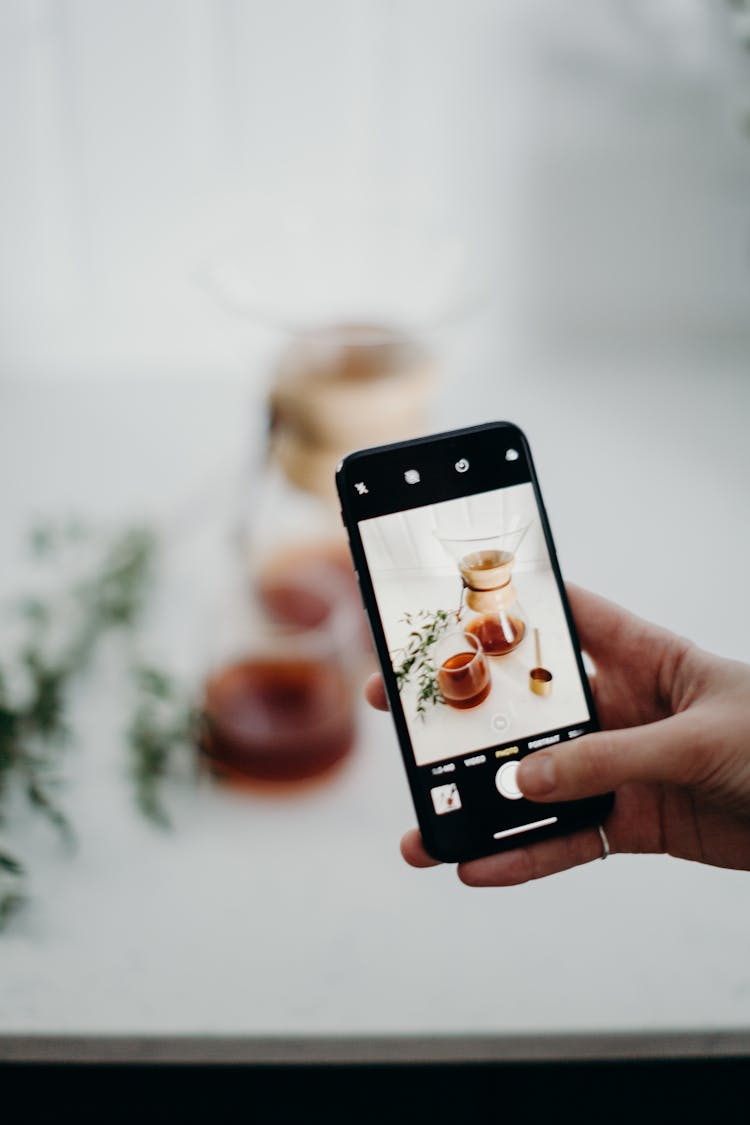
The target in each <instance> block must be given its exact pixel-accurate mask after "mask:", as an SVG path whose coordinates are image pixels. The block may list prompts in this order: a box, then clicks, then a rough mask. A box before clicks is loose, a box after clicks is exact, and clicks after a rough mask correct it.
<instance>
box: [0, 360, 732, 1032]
mask: <svg viewBox="0 0 750 1125" xmlns="http://www.w3.org/2000/svg"><path fill="white" fill-rule="evenodd" d="M460 394H461V388H460V387H458V386H457V385H455V384H449V385H448V386H447V388H446V389H445V391H444V394H443V400H442V404H441V407H440V410H439V414H440V417H439V418H438V421H439V422H443V423H445V422H449V424H451V423H455V424H459V423H464V422H468V421H479V420H482V418H490V417H507V418H511V419H513V420H515V421H517V422H519V423H520V424H521V425H522V426H523V427H524V428H525V429H526V431H527V433H528V435H529V437H530V440H531V443H532V448H533V449H534V451H535V454H536V460H537V467H538V470H539V474H540V478H541V482H542V487H543V489H544V491H545V495H546V499H547V504H548V510H549V513H550V518H551V522H552V527H553V531H554V533H555V536H556V540H557V546H558V551H559V555H560V559H561V564H562V567H563V571H564V573H566V574H567V576H568V577H569V578H571V579H573V580H575V581H578V582H580V583H581V584H585V585H589V586H590V587H592V588H594V589H596V590H598V591H599V592H601V593H603V594H606V595H608V596H610V597H612V598H614V599H616V600H619V601H621V602H623V603H625V604H627V605H629V606H631V607H632V608H633V609H635V610H636V611H639V612H641V613H643V614H644V615H646V616H650V617H652V618H654V619H656V620H659V621H661V622H663V623H664V624H666V625H668V626H670V627H672V628H674V629H676V630H679V631H680V632H682V633H684V634H687V635H689V636H691V637H693V638H694V639H695V640H696V641H698V642H700V643H702V644H704V645H705V646H707V647H710V648H713V649H715V650H718V651H721V652H723V653H725V654H727V655H732V656H735V657H738V658H744V659H748V658H749V657H750V642H748V625H747V612H748V610H747V607H748V597H747V588H748V587H747V557H748V548H749V547H750V533H749V531H748V528H749V527H750V522H749V521H748V494H747V482H748V480H749V479H750V443H748V441H747V437H746V427H747V423H748V420H750V382H749V381H748V380H747V378H746V377H745V372H744V370H741V369H740V368H739V366H738V365H728V367H727V369H726V370H724V371H723V372H722V373H718V374H714V375H711V376H707V375H703V374H701V373H700V372H697V373H695V374H692V375H691V374H689V373H688V374H685V373H684V372H680V373H677V372H675V373H672V374H670V373H667V374H665V373H663V372H655V371H653V370H651V371H641V372H639V373H635V374H634V373H633V372H626V373H625V374H623V377H622V378H621V379H618V378H615V377H613V374H612V373H611V372H610V373H609V374H608V375H607V376H606V377H605V376H604V375H602V374H600V373H594V372H592V371H589V372H582V373H579V374H570V373H569V374H566V375H563V374H562V373H559V372H557V373H555V372H550V373H548V374H544V373H538V372H537V373H536V375H535V377H534V378H533V379H531V378H528V377H526V378H521V377H520V375H519V376H515V377H514V376H511V375H502V376H498V377H497V379H496V381H495V382H494V383H492V384H485V386H484V389H483V392H482V398H481V401H480V404H479V411H478V412H477V403H476V402H475V403H474V410H475V412H474V413H473V414H472V413H469V408H467V406H466V405H462V403H463V400H462V399H460V398H459V396H460ZM251 401H252V396H251V395H249V394H248V391H247V389H246V388H243V386H241V385H240V384H239V383H235V382H221V381H213V382H210V381H206V382H194V383H188V384H177V383H176V382H169V381H163V382H159V381H153V382H151V383H144V382H140V383H138V382H135V383H125V382H124V381H123V382H109V383H102V384H96V385H95V384H88V385H86V384H74V383H59V382H58V383H55V384H43V383H37V384H26V385H22V384H20V383H13V382H5V383H0V496H1V498H2V501H1V503H2V507H1V509H0V510H1V511H2V520H1V521H0V576H1V577H2V579H3V588H4V589H10V588H12V586H13V584H14V583H15V582H16V580H17V578H18V574H19V551H18V543H19V538H20V535H21V533H22V531H23V530H24V529H25V528H26V527H27V526H28V523H29V519H30V516H31V514H32V513H49V512H55V511H61V510H72V511H76V512H82V513H84V514H88V515H89V516H93V517H96V518H99V517H101V518H106V519H109V520H115V521H117V520H120V519H125V518H128V517H130V516H132V515H134V514H139V513H143V512H151V513H153V514H156V515H159V514H160V513H165V512H171V511H174V510H176V507H178V506H179V504H180V502H181V501H182V500H184V499H185V498H189V497H190V495H191V493H192V492H193V491H199V490H200V489H205V487H206V482H210V481H211V480H212V479H214V478H216V479H217V480H221V479H222V473H224V474H226V473H228V474H229V476H230V477H231V468H232V464H233V461H234V459H235V458H237V457H239V456H240V453H241V450H242V448H243V444H244V443H245V442H246V441H247V435H248V433H249V432H251V431H252V430H253V424H252V422H251V421H250V411H251ZM173 565H174V567H175V569H174V581H173V585H172V599H173V608H172V611H171V616H170V613H166V616H165V618H164V620H165V622H167V624H165V626H164V629H163V635H162V636H161V637H160V643H162V644H163V645H164V646H165V648H166V650H170V646H171V649H172V650H173V655H174V657H175V660H176V661H177V662H178V663H179V652H180V649H181V646H182V645H183V644H184V642H185V637H186V636H187V635H188V634H186V633H185V632H184V629H186V628H188V630H189V629H193V634H192V635H193V636H195V637H198V636H200V630H201V629H205V627H206V623H205V620H204V621H201V622H200V623H199V624H196V623H194V622H191V621H190V615H189V614H188V615H187V620H188V624H187V625H186V623H185V621H184V620H183V621H182V622H181V624H180V617H181V611H184V608H185V607H186V606H187V607H188V608H190V606H191V589H192V588H193V587H191V583H192V582H194V581H195V580H196V579H197V578H198V576H200V578H201V580H202V589H203V590H205V587H206V571H205V568H204V569H201V567H202V564H201V562H200V558H199V552H198V553H197V554H196V557H195V559H191V558H185V559H182V560H181V561H180V562H178V563H174V560H173ZM175 605H176V606H177V612H175V609H174V606H175ZM183 615H184V614H183ZM181 630H183V631H181ZM204 635H205V634H204ZM122 709H123V700H122V696H121V692H120V691H119V690H118V684H117V680H116V677H113V676H111V675H110V676H108V675H107V673H106V671H104V672H102V673H100V674H98V678H97V680H96V681H95V689H93V690H91V691H89V692H87V693H85V699H84V700H83V701H82V703H81V704H80V706H79V708H78V710H77V715H76V723H77V727H78V730H79V733H80V740H79V744H78V746H77V748H75V749H73V750H71V752H70V754H69V757H68V764H67V772H68V776H69V781H68V783H67V786H66V789H65V790H64V802H65V805H66V807H67V808H68V810H69V812H70V815H71V818H72V820H73V822H74V824H75V825H76V828H77V832H78V836H79V846H78V850H77V853H76V854H75V855H73V856H67V855H65V854H63V853H62V852H61V850H60V848H59V847H58V846H57V842H56V840H55V838H54V836H53V835H52V833H51V832H50V830H49V829H48V828H47V827H46V825H45V824H44V823H40V821H39V818H38V817H35V816H34V817H26V816H24V817H23V818H21V814H20V812H19V823H18V824H16V826H15V827H14V832H13V844H14V846H15V848H16V850H17V851H18V852H19V853H21V854H23V856H24V858H25V859H26V860H27V862H28V865H29V868H30V872H31V878H32V886H31V892H32V898H31V901H30V902H29V904H28V905H27V906H26V908H25V909H24V910H23V912H22V913H21V914H19V915H18V917H17V918H16V919H15V920H14V921H13V922H12V924H11V925H10V926H9V928H8V930H7V931H6V932H5V934H4V935H2V936H0V1032H3V1033H6V1034H8V1035H13V1036H25V1035H32V1034H33V1035H47V1036H50V1035H51V1036H75V1035H82V1036H86V1035H119V1036H130V1035H132V1036H170V1035H197V1036H215V1035H224V1036H249V1037H260V1038H264V1037H269V1036H270V1037H273V1036H282V1037H294V1038H296V1039H297V1040H299V1039H300V1038H301V1039H302V1040H305V1041H306V1040H308V1039H310V1040H311V1041H312V1040H315V1039H316V1038H317V1037H321V1036H338V1037H342V1038H346V1037H354V1038H356V1037H365V1038H367V1037H381V1036H385V1037H399V1036H406V1035H412V1034H415V1035H419V1036H424V1035H438V1036H439V1035H447V1036H499V1037H505V1038H506V1041H507V1037H514V1036H523V1035H529V1034H543V1035H555V1034H568V1035H575V1034H584V1035H586V1036H594V1035H599V1034H600V1033H607V1032H612V1033H628V1032H638V1033H646V1034H648V1033H651V1032H659V1033H665V1034H666V1033H670V1034H672V1033H680V1032H692V1031H697V1032H701V1033H713V1032H728V1033H729V1032H732V1031H734V1032H737V1031H746V1030H747V1029H748V1028H749V1026H750V957H748V949H750V881H749V879H750V876H748V875H747V874H744V873H738V872H730V871H721V870H715V869H711V868H708V867H702V866H700V865H698V864H689V863H685V862H681V861H678V860H674V859H671V858H665V857H643V856H637V857H635V856H616V857H613V858H612V859H610V860H609V861H608V862H606V863H593V864H590V865H588V866H587V867H584V868H580V869H577V870H574V871H571V872H568V873H566V874H564V875H561V876H559V877H556V878H552V879H548V880H544V881H541V882H537V883H533V884H530V885H526V886H521V887H517V888H510V889H503V890H500V889H486V890H476V889H470V888H467V887H464V886H463V885H461V884H460V883H459V881H458V879H457V878H456V875H455V872H454V871H453V870H452V869H450V868H447V867H443V868H437V869H434V870H430V871H415V870H411V869H410V868H408V867H407V866H406V865H405V864H404V863H403V862H402V860H401V859H400V856H399V854H398V840H399V837H400V834H401V832H402V831H403V830H404V829H405V828H407V827H409V826H410V825H411V824H412V820H413V818H412V813H411V810H410V802H409V798H408V794H407V788H406V784H405V781H404V778H403V776H402V767H401V764H400V761H399V758H398V753H397V747H396V743H395V738H394V734H393V732H392V730H391V727H390V723H389V720H388V718H387V716H383V715H379V714H375V713H374V712H370V711H368V710H367V709H366V708H365V707H364V706H363V707H362V714H361V735H360V740H359V744H358V747H357V750H356V753H355V754H354V756H353V757H352V759H351V762H350V764H349V765H348V767H347V768H346V769H345V770H344V771H343V772H342V773H341V774H340V775H339V777H338V779H337V780H336V781H335V782H334V783H332V784H330V785H329V786H328V787H323V788H320V789H318V790H315V791H311V792H308V793H307V795H305V796H300V797H296V798H289V799H287V800H269V799H262V798H259V797H248V796H244V795H242V796H241V795H239V794H237V793H229V792H227V791H224V790H222V789H220V788H212V787H210V786H206V787H205V788H202V789H201V790H200V791H198V792H192V791H188V792H180V793H176V794H175V795H174V796H173V798H172V799H171V808H172V810H173V813H174V820H175V827H174V830H173V831H172V832H171V833H160V832H158V831H156V830H154V829H152V828H150V827H149V826H148V825H146V824H145V823H144V822H143V821H142V820H141V819H139V816H138V814H137V813H136V812H135V811H134V808H133V805H132V801H131V798H130V794H129V791H128V787H127V780H126V776H125V770H126V765H125V757H124V750H123V748H122V745H121V741H120V739H119V737H118V734H117V731H118V724H120V723H121V722H122V713H123V710H122ZM21 821H22V822H21ZM8 1042H10V1041H8Z"/></svg>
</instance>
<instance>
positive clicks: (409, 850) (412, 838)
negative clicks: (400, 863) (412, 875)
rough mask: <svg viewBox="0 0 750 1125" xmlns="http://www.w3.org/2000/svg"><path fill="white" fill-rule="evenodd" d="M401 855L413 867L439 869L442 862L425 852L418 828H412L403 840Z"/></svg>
mask: <svg viewBox="0 0 750 1125" xmlns="http://www.w3.org/2000/svg"><path fill="white" fill-rule="evenodd" d="M401 855H402V856H403V857H404V859H405V860H406V862H407V863H408V864H410V865H411V866H412V867H437V866H438V864H439V862H440V861H439V860H437V859H433V858H432V856H431V855H430V854H429V853H428V852H426V851H425V847H424V844H423V843H422V837H421V836H420V835H419V832H418V830H417V829H416V828H412V829H411V831H409V832H407V833H406V834H405V836H404V837H403V839H402V840H401Z"/></svg>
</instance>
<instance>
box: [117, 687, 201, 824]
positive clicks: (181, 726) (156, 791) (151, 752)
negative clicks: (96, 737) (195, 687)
mask: <svg viewBox="0 0 750 1125" xmlns="http://www.w3.org/2000/svg"><path fill="white" fill-rule="evenodd" d="M135 681H136V689H137V691H138V701H137V703H136V707H135V711H134V713H133V716H132V719H131V722H130V725H129V726H128V730H127V741H128V746H129V748H130V754H131V772H132V776H133V780H134V783H135V799H136V804H137V805H138V808H139V809H140V811H141V812H142V814H143V815H144V817H145V818H146V819H147V820H150V821H151V822H152V823H153V824H156V825H158V826H159V827H160V828H168V827H170V819H169V816H168V814H167V811H166V808H165V805H164V799H163V794H162V789H163V785H164V782H165V781H166V780H167V779H168V778H170V777H173V776H175V775H176V774H177V773H178V771H179V769H180V767H181V766H184V765H185V764H189V768H190V769H191V771H192V773H193V774H194V775H195V774H196V773H197V772H198V766H199V761H200V759H199V757H198V755H197V754H196V753H195V747H196V745H197V743H198V732H199V723H200V711H199V709H198V708H197V707H196V706H195V703H194V701H193V700H192V699H191V698H189V697H188V696H187V695H186V694H185V693H184V692H183V691H182V690H181V689H180V688H179V687H178V685H177V684H176V682H175V680H174V679H173V678H172V677H170V676H168V675H167V674H166V673H165V672H162V671H160V670H159V669H157V668H152V667H146V666H141V667H138V668H136V669H135Z"/></svg>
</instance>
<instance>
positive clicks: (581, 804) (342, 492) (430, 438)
mask: <svg viewBox="0 0 750 1125" xmlns="http://www.w3.org/2000/svg"><path fill="white" fill-rule="evenodd" d="M488 431H489V432H494V433H496V434H497V435H498V438H500V437H501V435H502V440H503V441H504V442H506V443H507V442H508V441H509V440H510V441H512V443H513V444H514V445H518V446H519V447H521V448H522V449H523V457H524V459H525V460H524V462H523V465H524V466H525V467H526V468H527V469H528V478H526V476H525V474H524V479H528V481H529V483H531V485H532V487H533V489H534V495H535V498H536V502H537V506H538V510H539V517H540V522H541V526H542V530H543V533H544V537H545V541H546V544H547V548H548V551H549V558H550V564H551V568H552V572H553V574H554V577H555V581H556V583H557V587H558V590H559V593H560V598H561V602H562V607H563V611H564V614H565V618H566V621H567V624H568V628H569V630H570V635H571V639H572V641H573V647H574V652H575V658H576V664H577V667H578V673H579V676H580V679H581V684H582V687H583V691H584V695H585V698H586V703H587V706H588V708H589V713H590V716H591V720H590V722H591V729H592V730H598V729H599V721H598V717H597V712H596V706H595V703H594V697H593V693H592V691H591V685H590V684H589V680H588V676H587V675H586V671H585V668H584V665H583V660H582V656H581V646H580V642H579V640H578V634H577V631H576V627H575V622H574V620H573V615H572V612H571V609H570V604H569V601H568V597H567V593H566V590H565V584H564V581H563V578H562V574H561V571H560V566H559V562H558V558H557V551H556V549H555V544H554V539H553V536H552V530H551V527H550V523H549V519H548V516H547V511H546V507H545V504H544V500H543V497H542V493H541V489H540V486H539V481H538V477H537V474H536V468H535V466H534V461H533V457H532V455H531V449H530V446H529V442H528V440H527V438H526V435H525V434H524V433H523V431H522V430H521V429H520V428H519V427H518V426H516V425H515V424H514V423H512V422H487V423H482V424H481V425H477V426H468V427H465V428H462V429H458V430H449V431H445V432H443V433H438V434H430V435H426V436H424V437H418V438H414V439H412V440H408V441H399V442H393V443H392V444H389V445H381V446H373V447H371V448H369V449H362V450H357V451H355V452H353V453H350V454H349V455H347V456H346V457H345V458H344V459H343V461H341V463H340V464H339V466H338V468H337V471H336V483H337V488H338V493H339V498H340V501H341V515H342V519H343V522H344V526H345V528H346V530H347V534H348V536H349V546H350V549H351V553H352V558H353V561H354V567H355V571H356V574H357V578H358V581H359V587H360V593H361V595H362V600H363V603H364V606H365V611H366V614H367V619H368V622H369V625H370V631H371V634H372V639H373V643H374V646H375V650H376V654H377V657H378V663H379V664H380V668H381V672H382V675H383V681H384V684H385V690H386V696H387V698H388V702H389V706H390V710H391V717H392V719H393V722H394V725H395V727H396V734H397V737H398V742H399V747H400V750H401V757H402V760H403V763H404V768H405V770H406V774H407V779H408V782H409V788H410V791H411V795H412V801H413V803H414V808H415V812H416V814H417V821H418V824H419V828H420V832H421V834H422V840H423V843H424V846H425V848H426V850H427V852H428V853H429V854H430V855H431V856H433V857H434V858H435V859H437V860H440V861H443V862H448V863H458V862H465V861H467V860H470V859H476V858H480V857H481V856H483V855H491V854H494V853H497V852H501V851H507V850H510V849H513V848H517V847H522V846H524V845H525V844H528V843H531V842H534V843H536V842H539V841H542V840H545V839H549V838H552V837H555V836H560V835H566V834H569V833H570V832H573V831H576V830H577V829H578V828H581V827H584V826H588V825H592V824H598V823H601V821H602V820H603V819H604V817H605V816H606V815H607V813H608V812H609V811H610V809H611V807H612V801H613V797H612V795H611V794H607V795H604V796H602V797H593V798H587V799H586V800H583V801H575V802H569V803H567V804H566V805H565V806H564V808H565V816H564V819H558V823H557V824H555V825H551V826H549V827H547V828H543V829H534V830H533V831H530V832H528V833H523V832H521V833H519V834H517V835H515V836H513V837H507V838H505V839H501V840H496V841H492V842H490V841H488V842H487V846H486V847H485V846H484V845H482V846H481V847H480V848H479V850H477V848H476V846H473V847H472V846H470V845H468V846H467V848H466V849H463V848H461V849H459V850H458V851H457V852H455V853H454V852H446V851H445V849H444V848H443V847H442V846H441V843H440V841H439V840H438V839H437V838H436V835H435V829H436V818H435V817H434V815H433V814H432V812H431V810H430V808H429V806H428V805H427V803H426V801H425V799H424V795H423V793H422V791H421V786H420V785H419V784H418V771H419V770H420V769H421V768H423V767H420V766H418V765H417V764H416V762H415V760H414V756H413V752H412V747H411V739H410V736H409V731H408V725H407V721H406V716H405V715H404V712H403V707H402V705H401V701H400V696H399V692H398V686H397V683H396V677H395V674H394V672H393V667H392V664H391V658H390V653H389V650H388V644H387V641H386V637H385V631H384V628H383V623H382V620H381V617H380V612H379V609H378V604H377V599H376V596H375V589H374V586H373V582H372V576H371V574H370V570H369V566H368V563H367V557H366V554H365V550H364V546H363V544H362V538H361V535H360V531H359V526H358V525H359V521H360V520H362V519H367V518H370V516H368V515H366V514H365V515H363V514H362V510H361V498H360V497H357V500H360V510H359V511H357V510H355V501H354V498H353V496H352V488H353V482H354V481H355V480H356V479H357V478H359V477H362V476H364V477H367V478H368V479H371V478H372V470H373V468H374V467H375V465H376V464H378V463H379V465H380V470H381V471H382V465H383V463H384V459H388V460H389V461H391V460H392V461H395V462H396V463H397V464H398V469H399V473H401V472H403V471H404V469H405V467H406V468H408V467H409V466H408V465H407V464H406V462H405V460H404V454H405V453H412V452H418V451H419V449H420V447H424V446H436V447H440V446H446V447H450V445H451V444H455V443H456V442H459V443H463V442H470V441H471V439H472V438H474V437H475V436H476V435H483V434H487V432H488ZM446 452H447V448H446ZM467 452H468V450H467ZM412 459H413V458H412ZM368 463H369V470H368V471H366V472H363V470H366V469H367V467H368ZM355 470H356V471H355ZM505 471H506V472H510V470H508V469H506V470H505ZM465 483H466V482H461V484H462V485H463V484H465ZM495 487H502V486H501V485H496V486H495ZM477 491H483V490H477V489H474V490H472V489H471V488H467V489H466V490H465V491H462V489H461V488H459V490H458V492H457V495H474V494H476V493H477ZM445 498H446V499H450V498H452V497H451V496H448V497H445ZM411 499H412V498H411V497H410V502H409V503H407V504H405V505H403V506H402V505H398V506H397V507H395V508H391V509H390V510H392V511H407V510H409V508H410V507H421V506H423V505H424V504H425V503H427V504H429V503H433V502H436V503H437V502H439V501H431V500H428V501H424V500H419V498H418V496H417V495H414V497H413V500H414V502H413V503H412V502H411ZM539 808H540V810H541V809H543V808H544V806H543V805H540V806H539Z"/></svg>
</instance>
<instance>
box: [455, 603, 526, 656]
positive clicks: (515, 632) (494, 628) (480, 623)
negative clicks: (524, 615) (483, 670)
mask: <svg viewBox="0 0 750 1125" xmlns="http://www.w3.org/2000/svg"><path fill="white" fill-rule="evenodd" d="M503 624H505V628H503ZM506 630H507V631H508V632H509V633H510V634H511V636H512V638H513V639H512V640H509V639H508V637H507V636H506ZM466 632H467V633H471V634H472V636H474V637H476V638H477V640H478V641H479V643H480V644H481V646H482V648H483V649H484V651H485V652H486V653H487V655H488V656H505V654H506V653H508V652H512V651H513V649H514V648H516V646H517V645H519V644H520V643H521V641H522V640H523V635H524V633H525V632H526V626H525V625H524V623H523V621H521V620H520V618H518V617H512V616H511V615H510V614H507V615H506V617H505V621H504V623H503V622H501V621H500V618H499V617H498V615H497V614H496V613H484V614H482V615H481V616H480V617H474V618H473V619H472V620H471V621H469V622H468V623H467V625H466Z"/></svg>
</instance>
